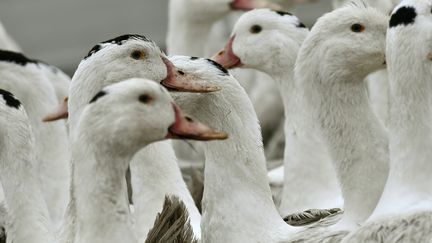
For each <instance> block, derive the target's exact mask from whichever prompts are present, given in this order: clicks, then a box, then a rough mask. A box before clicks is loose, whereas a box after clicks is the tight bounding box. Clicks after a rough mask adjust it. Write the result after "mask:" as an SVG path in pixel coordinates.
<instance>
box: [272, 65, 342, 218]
mask: <svg viewBox="0 0 432 243" xmlns="http://www.w3.org/2000/svg"><path fill="white" fill-rule="evenodd" d="M293 62H294V60H293ZM293 62H292V63H290V64H289V67H290V68H285V70H283V71H284V72H281V73H280V74H279V75H273V78H274V79H275V80H276V83H277V84H278V87H279V90H280V93H281V97H282V99H283V102H284V110H285V124H284V132H285V144H286V146H285V155H284V169H285V170H284V171H285V172H284V186H283V191H282V200H281V205H280V209H279V210H280V212H281V214H282V215H289V214H293V213H298V212H302V211H305V210H308V209H311V208H334V207H339V206H340V203H341V201H342V199H341V192H340V187H339V185H338V181H337V178H336V173H335V171H334V168H333V166H332V163H331V160H330V156H329V155H328V152H327V150H326V146H325V145H324V144H323V142H322V140H320V139H319V138H318V136H317V134H316V133H315V132H314V130H313V129H311V127H310V126H308V123H306V124H305V123H304V113H303V112H302V111H301V108H300V106H298V104H297V101H296V95H297V94H296V92H297V91H296V87H295V80H294V73H293V72H294V63H293ZM284 63H285V62H284ZM311 151H313V153H311ZM305 165H307V166H305ZM318 171H319V173H317V172H318ZM310 175H313V176H310ZM304 178H308V179H307V180H306V179H304ZM305 191H307V192H308V193H304V192H305Z"/></svg>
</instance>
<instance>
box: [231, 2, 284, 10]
mask: <svg viewBox="0 0 432 243" xmlns="http://www.w3.org/2000/svg"><path fill="white" fill-rule="evenodd" d="M230 7H231V9H232V10H242V11H249V10H252V9H256V8H270V9H273V10H282V7H281V6H279V5H278V4H275V3H269V2H267V1H263V0H233V1H232V2H231V3H230Z"/></svg>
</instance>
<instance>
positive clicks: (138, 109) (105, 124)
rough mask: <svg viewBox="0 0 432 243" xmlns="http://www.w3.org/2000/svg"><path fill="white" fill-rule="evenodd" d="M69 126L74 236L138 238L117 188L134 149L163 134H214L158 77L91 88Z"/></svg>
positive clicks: (108, 239) (110, 239)
mask: <svg viewBox="0 0 432 243" xmlns="http://www.w3.org/2000/svg"><path fill="white" fill-rule="evenodd" d="M71 114H72V113H71ZM74 128H75V129H76V130H75V131H71V150H72V164H73V165H74V174H73V176H74V177H73V180H72V182H73V183H72V188H74V192H75V193H74V196H75V197H74V200H75V205H76V226H75V227H76V230H77V231H76V233H77V234H76V237H75V241H74V242H138V239H137V237H136V235H135V231H134V227H133V223H132V217H131V215H130V213H129V205H128V203H127V202H126V201H125V200H124V194H123V190H124V186H125V182H126V181H125V177H124V176H125V174H126V170H127V168H128V164H129V163H130V162H131V161H132V158H133V157H134V155H135V154H136V153H137V152H138V151H140V150H141V149H142V147H143V146H146V145H147V144H149V143H152V142H155V141H160V140H163V139H167V138H170V139H177V138H178V139H196V140H211V139H212V137H218V136H219V135H220V132H217V131H214V130H213V129H211V128H209V127H207V126H206V125H204V124H202V123H199V122H197V121H196V120H194V119H193V118H191V117H188V116H186V115H184V114H183V112H182V110H181V109H180V108H179V107H178V106H177V105H176V104H175V103H174V102H173V100H172V98H171V96H170V94H169V92H168V91H167V90H166V89H165V88H163V87H162V86H161V85H160V84H159V83H158V82H155V81H153V80H145V79H138V78H133V79H129V80H124V81H120V82H117V83H114V84H111V85H108V86H106V87H104V88H103V89H102V90H101V91H99V92H97V93H96V95H95V96H94V97H93V98H92V99H91V100H90V102H89V103H88V105H86V106H85V107H84V109H82V114H81V115H80V117H79V119H78V124H77V125H76V126H74ZM141 162H145V161H141ZM146 162H148V163H154V162H153V161H146Z"/></svg>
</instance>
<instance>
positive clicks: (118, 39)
mask: <svg viewBox="0 0 432 243" xmlns="http://www.w3.org/2000/svg"><path fill="white" fill-rule="evenodd" d="M129 40H142V41H145V42H151V43H153V41H152V40H150V39H148V38H147V37H145V36H143V35H136V34H127V35H121V36H118V37H116V38H113V39H109V40H106V41H103V42H100V43H99V44H97V45H95V46H94V47H93V48H92V49H91V50H90V51H89V53H88V54H87V55H86V56H85V57H84V59H87V58H89V57H90V56H91V55H93V54H95V53H96V52H98V51H100V50H101V49H102V46H103V44H115V45H119V46H121V45H123V44H124V43H126V42H127V41H129Z"/></svg>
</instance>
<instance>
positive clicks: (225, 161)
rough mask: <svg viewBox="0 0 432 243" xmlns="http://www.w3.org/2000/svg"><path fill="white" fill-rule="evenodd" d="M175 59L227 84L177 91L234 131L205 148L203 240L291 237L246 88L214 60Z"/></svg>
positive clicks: (201, 114)
mask: <svg viewBox="0 0 432 243" xmlns="http://www.w3.org/2000/svg"><path fill="white" fill-rule="evenodd" d="M170 60H171V61H172V62H173V63H174V65H175V66H177V67H179V68H181V69H182V70H188V71H189V72H192V70H195V71H194V73H195V74H196V75H199V76H198V77H199V78H200V79H204V80H208V81H209V82H211V83H213V84H217V85H220V86H221V87H222V89H221V90H220V91H218V92H213V93H208V94H194V93H182V94H176V93H173V94H172V95H173V98H174V100H175V101H176V103H177V104H178V105H179V106H180V107H181V108H182V109H183V110H185V112H186V113H188V114H191V115H192V116H194V117H196V118H197V119H199V120H200V121H202V122H204V123H206V124H209V126H211V127H213V128H214V129H216V130H219V129H223V131H225V132H227V133H228V134H229V138H228V139H227V140H224V141H212V142H209V143H208V144H206V146H204V151H205V157H206V161H205V165H206V166H205V169H204V177H205V180H204V193H203V201H202V210H203V213H202V222H201V230H202V234H201V241H203V242H279V241H282V240H285V239H288V238H289V236H290V235H291V234H293V232H297V229H296V228H294V227H292V226H289V225H288V224H286V223H285V222H284V221H283V219H282V217H281V216H280V215H279V212H278V211H277V209H276V207H275V205H274V203H273V199H272V195H271V191H270V186H269V184H268V181H267V177H266V173H267V169H266V160H265V156H264V150H263V144H262V140H261V132H260V127H259V122H258V118H257V116H256V113H255V111H254V108H253V105H252V103H251V101H250V99H249V97H248V95H247V93H246V92H245V90H244V88H243V87H242V86H241V85H240V84H239V82H238V81H236V79H235V78H234V77H233V76H232V75H231V74H230V73H229V72H228V71H227V70H226V69H225V68H223V67H222V66H220V65H219V64H217V63H215V62H214V61H212V60H209V59H205V58H197V57H187V56H173V57H170ZM210 123H211V124H210ZM227 188H229V190H227ZM257 209H259V210H257Z"/></svg>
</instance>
